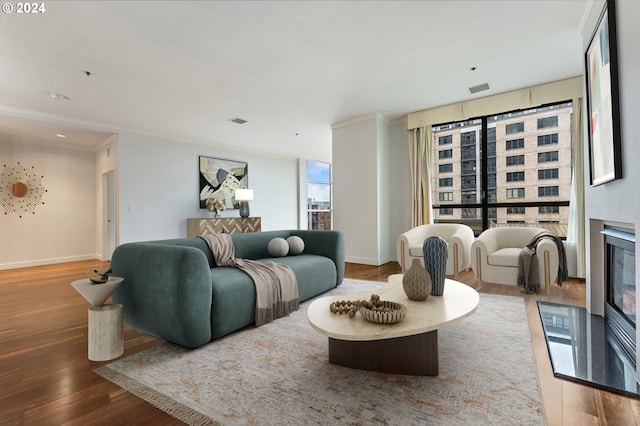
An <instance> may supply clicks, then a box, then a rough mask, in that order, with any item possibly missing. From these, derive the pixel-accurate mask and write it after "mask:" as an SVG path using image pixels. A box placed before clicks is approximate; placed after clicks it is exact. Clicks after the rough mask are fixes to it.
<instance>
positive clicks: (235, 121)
mask: <svg viewBox="0 0 640 426" xmlns="http://www.w3.org/2000/svg"><path fill="white" fill-rule="evenodd" d="M229 121H231V122H232V123H236V124H244V123H246V122H247V120H243V119H242V118H240V117H233V118H230V119H229Z"/></svg>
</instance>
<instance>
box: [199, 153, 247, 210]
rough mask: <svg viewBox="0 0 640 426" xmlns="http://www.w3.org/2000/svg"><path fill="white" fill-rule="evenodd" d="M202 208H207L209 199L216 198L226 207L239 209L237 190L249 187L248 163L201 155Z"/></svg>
mask: <svg viewBox="0 0 640 426" xmlns="http://www.w3.org/2000/svg"><path fill="white" fill-rule="evenodd" d="M198 162H199V172H200V182H199V191H200V208H201V209H206V208H207V205H206V203H207V199H209V198H214V199H216V200H218V201H220V202H221V203H222V204H224V207H225V209H238V208H240V202H239V201H236V200H235V197H234V194H235V190H236V189H238V188H244V189H246V188H248V187H249V186H248V185H249V172H248V164H247V163H244V162H241V161H234V160H225V159H222V158H213V157H205V156H202V155H201V156H199V157H198Z"/></svg>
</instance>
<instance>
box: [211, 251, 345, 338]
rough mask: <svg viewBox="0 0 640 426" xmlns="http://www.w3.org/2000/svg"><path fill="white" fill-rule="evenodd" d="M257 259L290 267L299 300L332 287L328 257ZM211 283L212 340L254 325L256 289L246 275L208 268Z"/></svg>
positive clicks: (333, 268) (331, 265) (333, 278)
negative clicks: (296, 283) (296, 285)
mask: <svg viewBox="0 0 640 426" xmlns="http://www.w3.org/2000/svg"><path fill="white" fill-rule="evenodd" d="M260 260H270V261H273V262H277V263H281V264H284V265H287V266H289V267H290V268H291V269H292V270H293V272H294V273H295V275H296V279H297V281H298V297H299V300H300V302H304V301H305V300H307V299H310V298H311V297H314V296H316V295H317V294H320V293H324V292H325V291H328V290H330V289H332V288H334V287H335V286H336V281H337V272H336V265H335V263H333V261H332V260H331V259H329V258H328V257H324V256H317V255H313V254H301V255H299V256H286V257H278V258H265V259H260ZM211 282H212V283H213V285H212V300H211V338H212V339H215V338H218V337H221V336H224V335H227V334H229V333H231V332H233V331H236V330H239V329H241V328H243V327H246V326H250V325H253V324H255V309H256V288H255V285H254V284H253V280H252V279H251V277H250V276H249V275H248V274H246V273H244V272H242V271H241V270H240V269H237V268H229V267H217V268H212V269H211ZM285 318H286V317H285Z"/></svg>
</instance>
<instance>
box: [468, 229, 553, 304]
mask: <svg viewBox="0 0 640 426" xmlns="http://www.w3.org/2000/svg"><path fill="white" fill-rule="evenodd" d="M542 231H544V229H541V228H535V227H526V228H525V227H505V228H492V229H487V230H486V231H484V232H483V233H482V234H480V236H478V238H476V240H475V241H474V242H473V244H472V246H471V253H472V260H471V268H472V269H473V272H474V273H475V274H476V277H478V280H479V281H481V282H490V283H494V284H511V285H518V258H519V256H520V252H521V251H522V249H523V248H524V247H525V246H526V245H527V244H529V243H530V242H531V240H532V239H533V237H534V236H536V235H537V234H538V233H540V232H542ZM535 256H536V257H537V260H538V262H537V263H538V277H540V286H541V287H543V288H544V290H545V291H546V293H547V294H548V293H549V292H550V290H551V284H553V282H554V281H555V280H556V277H557V274H558V267H559V262H560V260H559V254H558V247H557V246H556V244H555V243H554V242H553V241H552V240H550V239H542V240H540V242H539V243H538V245H537V246H536V254H535Z"/></svg>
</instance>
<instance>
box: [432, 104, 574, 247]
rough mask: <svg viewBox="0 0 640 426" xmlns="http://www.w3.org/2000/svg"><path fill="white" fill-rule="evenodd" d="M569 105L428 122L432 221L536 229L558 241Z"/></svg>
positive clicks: (563, 217)
mask: <svg viewBox="0 0 640 426" xmlns="http://www.w3.org/2000/svg"><path fill="white" fill-rule="evenodd" d="M572 113H573V108H572V104H571V102H564V103H560V104H555V105H550V106H545V107H540V108H533V109H530V110H524V111H515V112H509V113H504V114H497V115H492V116H487V117H481V118H478V119H474V120H467V121H462V122H456V123H450V124H443V125H436V126H433V128H432V130H433V139H432V152H431V159H432V167H431V170H432V177H431V188H432V200H433V214H434V222H436V223H443V222H445V223H446V222H457V223H466V224H467V225H469V226H470V227H471V228H472V229H473V230H474V232H475V233H476V234H479V233H480V232H482V230H483V229H486V228H494V227H503V226H536V227H540V228H545V229H549V230H550V231H553V232H554V233H555V234H556V235H558V236H560V237H562V238H565V237H566V235H567V225H568V220H569V199H570V193H571V166H572V164H571V158H572V155H571V152H572V148H571V146H572V145H571V122H572Z"/></svg>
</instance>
